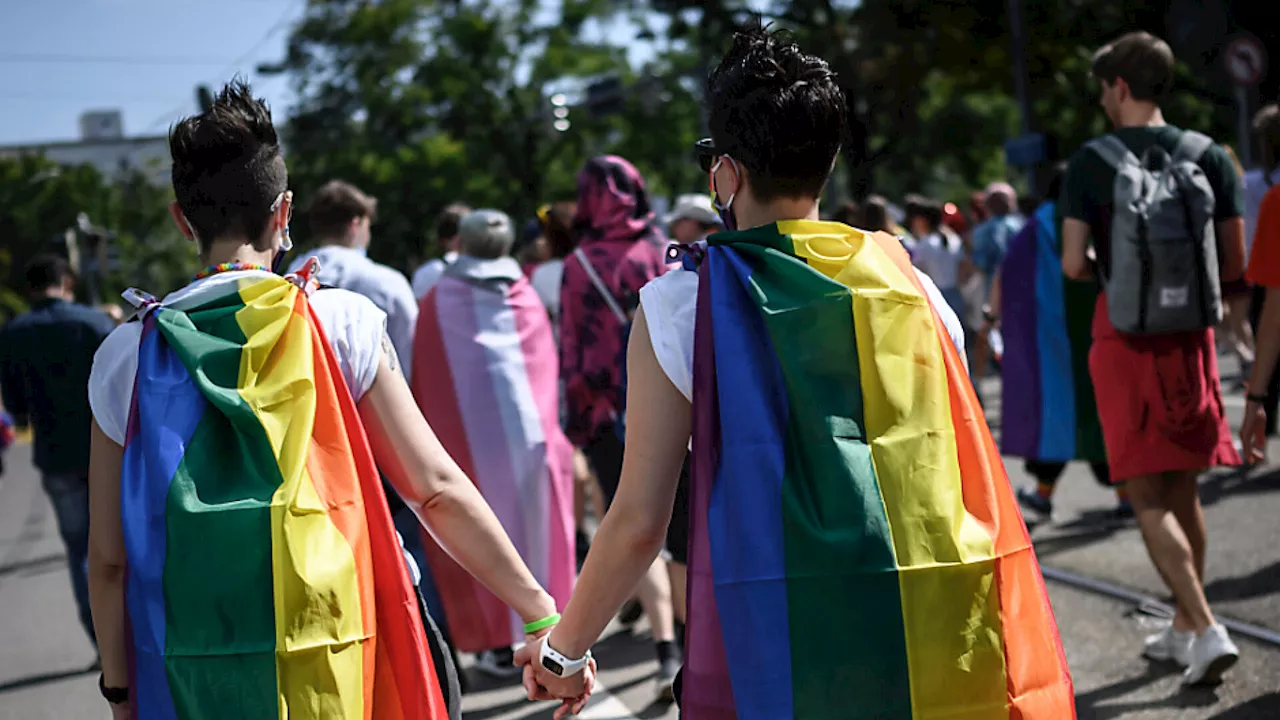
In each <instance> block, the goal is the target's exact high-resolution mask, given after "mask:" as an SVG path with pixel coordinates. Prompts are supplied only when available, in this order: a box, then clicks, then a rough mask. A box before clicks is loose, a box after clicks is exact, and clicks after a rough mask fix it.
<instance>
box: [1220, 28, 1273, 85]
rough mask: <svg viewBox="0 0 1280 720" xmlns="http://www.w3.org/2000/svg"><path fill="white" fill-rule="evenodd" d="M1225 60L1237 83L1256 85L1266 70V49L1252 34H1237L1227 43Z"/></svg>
mask: <svg viewBox="0 0 1280 720" xmlns="http://www.w3.org/2000/svg"><path fill="white" fill-rule="evenodd" d="M1225 62H1226V64H1227V74H1228V75H1230V76H1231V80H1232V81H1233V82H1235V83H1236V84H1237V85H1257V84H1258V83H1259V82H1261V81H1262V76H1263V75H1265V74H1266V72H1267V49H1266V48H1265V47H1263V46H1262V42H1261V41H1260V40H1258V38H1256V37H1254V36H1252V35H1237V36H1235V37H1233V38H1231V41H1230V42H1228V43H1227V53H1226V58H1225Z"/></svg>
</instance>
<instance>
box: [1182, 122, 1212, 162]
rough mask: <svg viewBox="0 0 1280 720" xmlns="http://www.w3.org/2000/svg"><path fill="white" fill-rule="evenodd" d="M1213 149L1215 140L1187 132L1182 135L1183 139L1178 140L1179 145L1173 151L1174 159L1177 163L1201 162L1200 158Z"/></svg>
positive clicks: (1190, 131)
mask: <svg viewBox="0 0 1280 720" xmlns="http://www.w3.org/2000/svg"><path fill="white" fill-rule="evenodd" d="M1211 147H1213V140H1212V139H1211V138H1209V136H1208V135H1204V134H1201V133H1198V132H1196V131H1194V130H1187V131H1185V132H1183V133H1182V137H1180V138H1178V145H1177V147H1175V148H1174V149H1173V159H1174V160H1175V161H1184V162H1193V163H1194V162H1200V158H1201V157H1203V156H1204V154H1205V153H1206V152H1208V151H1209V148H1211Z"/></svg>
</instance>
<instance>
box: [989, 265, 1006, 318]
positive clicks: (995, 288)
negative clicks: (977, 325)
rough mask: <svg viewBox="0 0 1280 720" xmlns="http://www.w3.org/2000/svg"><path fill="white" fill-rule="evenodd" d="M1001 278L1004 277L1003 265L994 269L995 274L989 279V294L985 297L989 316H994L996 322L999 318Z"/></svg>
mask: <svg viewBox="0 0 1280 720" xmlns="http://www.w3.org/2000/svg"><path fill="white" fill-rule="evenodd" d="M1003 277H1004V265H1001V266H1000V267H998V268H996V274H995V276H994V277H993V278H992V279H991V292H990V293H989V294H988V295H987V309H988V310H990V314H991V315H993V316H995V318H996V320H997V321H998V320H999V318H1000V295H1001V289H1000V281H1001V279H1003ZM988 322H990V321H988ZM992 324H994V323H992Z"/></svg>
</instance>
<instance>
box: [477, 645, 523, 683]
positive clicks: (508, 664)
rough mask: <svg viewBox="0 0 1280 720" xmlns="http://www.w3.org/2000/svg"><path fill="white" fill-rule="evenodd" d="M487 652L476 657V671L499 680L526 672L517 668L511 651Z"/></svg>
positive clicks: (507, 649) (506, 649)
mask: <svg viewBox="0 0 1280 720" xmlns="http://www.w3.org/2000/svg"><path fill="white" fill-rule="evenodd" d="M504 650H505V652H504V651H503V650H497V651H495V650H485V651H483V652H480V653H478V654H477V655H476V669H477V670H479V671H480V672H482V673H484V674H486V675H488V676H490V677H495V678H499V679H506V678H512V677H515V676H516V675H519V674H520V673H522V672H524V668H520V667H516V666H515V664H514V663H513V662H512V659H511V650H510V649H509V648H504Z"/></svg>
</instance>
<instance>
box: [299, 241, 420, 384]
mask: <svg viewBox="0 0 1280 720" xmlns="http://www.w3.org/2000/svg"><path fill="white" fill-rule="evenodd" d="M313 257H314V258H315V259H316V260H318V261H319V262H320V271H319V274H317V275H316V280H318V281H320V284H322V285H328V286H330V287H335V288H342V289H343V290H350V291H351V292H354V293H358V294H360V295H363V296H365V297H367V298H369V299H370V300H372V301H373V304H374V305H376V306H378V308H379V309H380V310H382V312H384V313H386V314H387V337H389V338H391V345H392V347H394V348H395V349H396V355H398V356H399V357H400V367H401V368H402V369H403V371H404V376H405V378H406V379H408V378H410V377H411V376H412V374H413V334H414V332H415V331H417V329H418V300H417V299H416V298H415V297H414V295H413V290H411V289H410V288H409V281H408V280H406V279H405V277H404V275H403V274H402V273H401V272H400V271H399V270H396V269H394V268H390V267H387V266H386V265H381V264H379V263H376V262H374V261H372V260H370V259H369V256H368V255H366V254H365V251H364V250H358V249H356V248H349V247H342V246H340V245H325V246H324V247H320V248H316V249H315V250H312V251H311V252H308V253H305V254H303V255H300V256H299V257H298V259H297V260H294V261H293V264H292V265H290V266H289V272H297V271H298V270H300V269H302V267H303V266H304V265H306V263H307V260H309V259H311V258H313Z"/></svg>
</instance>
